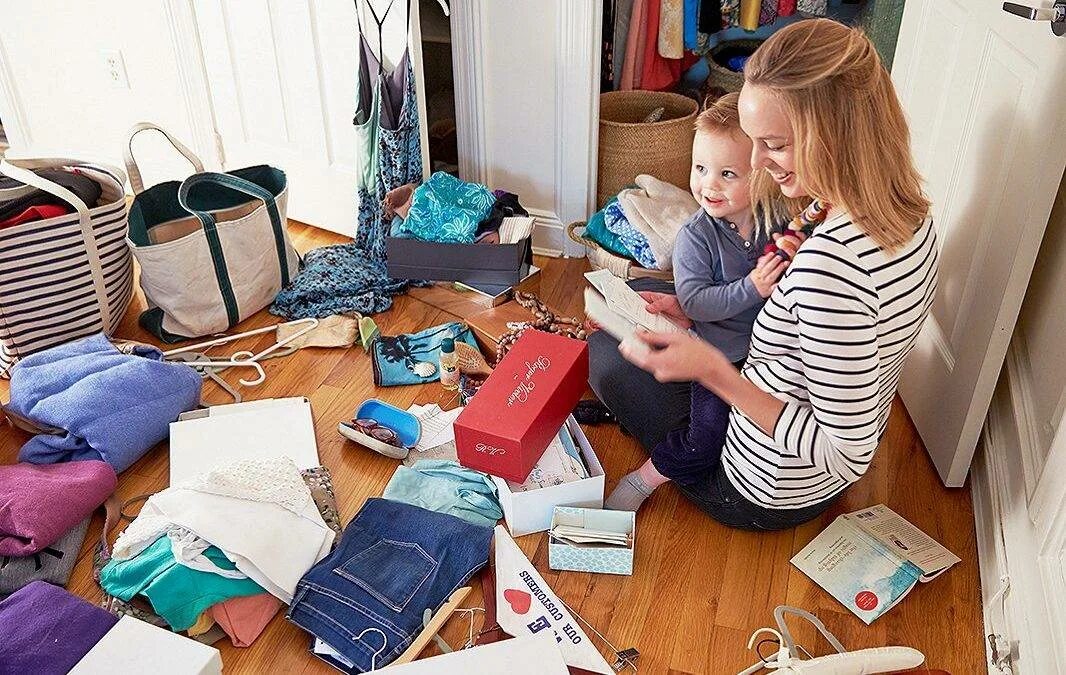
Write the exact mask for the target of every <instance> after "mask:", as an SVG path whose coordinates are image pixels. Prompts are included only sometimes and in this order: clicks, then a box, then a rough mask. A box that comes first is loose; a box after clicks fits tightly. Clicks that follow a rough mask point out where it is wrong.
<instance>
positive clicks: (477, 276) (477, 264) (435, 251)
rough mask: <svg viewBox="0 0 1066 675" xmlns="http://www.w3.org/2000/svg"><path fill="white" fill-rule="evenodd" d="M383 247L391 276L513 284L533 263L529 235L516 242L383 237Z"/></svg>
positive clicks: (523, 276)
mask: <svg viewBox="0 0 1066 675" xmlns="http://www.w3.org/2000/svg"><path fill="white" fill-rule="evenodd" d="M385 249H386V254H387V256H388V263H387V264H388V273H389V276H390V277H392V278H393V279H427V280H429V281H462V282H464V283H467V284H496V285H501V286H513V285H515V284H517V283H518V282H520V281H522V279H524V278H525V277H527V276H529V267H530V265H532V264H533V248H532V246H531V244H530V240H529V238H526V239H523V240H522V241H520V242H518V243H517V244H441V243H438V242H435V241H422V240H421V239H407V238H403V237H386V238H385Z"/></svg>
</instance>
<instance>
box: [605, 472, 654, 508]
mask: <svg viewBox="0 0 1066 675" xmlns="http://www.w3.org/2000/svg"><path fill="white" fill-rule="evenodd" d="M669 480H670V479H669V478H666V477H665V476H663V475H662V474H661V473H659V472H658V471H656V469H655V465H654V464H652V463H651V460H650V459H649V460H648V461H646V462H644V464H642V465H641V467H640V468H639V469H637V470H636V471H631V472H630V473H627V474H626V475H624V476H622V480H620V481H618V486H617V487H615V489H614V492H612V493H611V494H610V496H609V497H607V500H606V501H605V502H604V503H603V507H604V508H605V509H610V510H612V511H636V510H637V509H639V508H640V505H641V504H643V503H644V500H645V499H647V498H648V497H650V496H651V493H652V492H654V491H655V488H657V487H659V486H660V485H662V484H663V483H666V482H668V481H669Z"/></svg>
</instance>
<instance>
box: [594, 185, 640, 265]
mask: <svg viewBox="0 0 1066 675" xmlns="http://www.w3.org/2000/svg"><path fill="white" fill-rule="evenodd" d="M617 201H618V197H611V199H610V200H609V201H608V202H607V203H606V204H604V205H603V209H601V210H599V211H597V212H596V213H593V214H592V217H591V218H589V220H588V222H587V223H585V237H587V238H588V239H591V240H592V241H594V242H596V243H597V244H599V245H600V246H602V247H603V248H605V249H607V250H608V251H610V252H611V253H613V254H615V255H620V256H622V257H623V258H632V257H633V256H632V255H631V254H630V253H629V249H627V248H626V247H625V244H623V243H622V239H621V237H619V236H618V235H617V234H615V233H614V232H611V231H610V230H608V229H607V224H606V222H605V221H604V217H603V212H604V211H606V210H607V207H608V206H610V205H611V204H614V203H615V202H617Z"/></svg>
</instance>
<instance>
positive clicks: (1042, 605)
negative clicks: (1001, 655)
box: [970, 334, 1066, 675]
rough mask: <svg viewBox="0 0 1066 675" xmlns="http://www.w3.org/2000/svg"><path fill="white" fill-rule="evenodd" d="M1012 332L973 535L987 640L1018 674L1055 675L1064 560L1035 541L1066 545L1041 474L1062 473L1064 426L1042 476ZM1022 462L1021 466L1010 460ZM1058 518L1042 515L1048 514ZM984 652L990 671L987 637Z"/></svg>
mask: <svg viewBox="0 0 1066 675" xmlns="http://www.w3.org/2000/svg"><path fill="white" fill-rule="evenodd" d="M1017 338H1018V336H1017V334H1016V335H1015V340H1013V341H1012V343H1011V347H1010V350H1009V351H1008V353H1007V358H1006V363H1005V364H1004V371H1003V374H1002V378H1003V379H1002V381H1001V387H1000V389H999V393H998V394H997V396H996V398H994V399H993V401H992V405H991V407H990V408H989V412H988V418H987V420H986V422H985V426H984V428H983V429H982V447H981V449H979V451H978V452H977V454H976V456H975V458H974V464H973V467H972V469H971V481H970V489H971V494H972V497H973V511H974V524H975V529H976V533H977V559H978V565H979V567H980V571H981V595H982V607H983V614H984V624H985V633H986V635H997V634H998V635H1001V636H1003V638H1005V641H1006V643H1007V644H1008V645H1010V651H1011V660H1012V662H1013V664H1014V667H1015V668H1017V669H1019V670H1017V671H1016V672H1023V673H1052V672H1059V671H1060V670H1062V669H1064V668H1066V608H1064V607H1062V606H1061V603H1059V602H1048V599H1049V598H1062V597H1064V594H1066V579H1064V578H1063V575H1062V573H1061V563H1060V564H1059V566H1058V567H1059V568H1058V569H1057V568H1056V565H1055V562H1056V560H1057V559H1054V558H1053V557H1052V558H1051V559H1049V555H1048V554H1051V553H1052V552H1053V551H1049V550H1045V547H1043V546H1042V545H1041V542H1040V540H1039V539H1038V537H1041V536H1042V537H1044V538H1045V539H1046V540H1047V541H1048V542H1051V544H1052V546H1051V547H1050V548H1052V549H1056V548H1057V549H1061V547H1062V542H1063V541H1064V540H1066V504H1063V503H1062V501H1061V498H1062V495H1061V494H1059V495H1055V496H1053V495H1049V494H1047V491H1046V490H1042V489H1041V485H1044V486H1045V487H1046V483H1044V481H1046V480H1048V479H1047V478H1046V475H1048V474H1051V475H1061V472H1062V471H1063V470H1064V467H1062V466H1060V465H1059V464H1061V463H1062V462H1063V460H1064V459H1066V447H1064V446H1066V424H1062V423H1061V422H1060V424H1059V427H1058V432H1057V433H1056V434H1055V437H1054V439H1053V440H1052V445H1051V449H1050V450H1049V452H1048V459H1047V462H1046V464H1045V465H1044V466H1043V468H1042V470H1041V473H1044V472H1047V474H1045V478H1044V479H1043V480H1040V476H1039V475H1037V474H1036V472H1035V471H1034V467H1033V466H1032V465H1031V464H1032V462H1031V456H1032V455H1033V453H1034V450H1035V449H1034V448H1033V447H1031V446H1032V444H1033V442H1034V440H1033V439H1034V434H1035V425H1036V420H1035V418H1034V416H1033V414H1032V410H1033V408H1032V400H1031V397H1032V393H1031V391H1030V390H1029V387H1028V378H1027V369H1028V368H1029V365H1028V358H1027V354H1026V349H1025V345H1024V342H1023V341H1019V340H1018V339H1017ZM1017 456H1020V457H1021V461H1020V462H1012V461H1010V459H1009V458H1010V457H1017ZM1040 512H1043V514H1044V515H1045V518H1043V519H1042V520H1044V521H1045V522H1046V523H1050V525H1049V526H1047V531H1041V528H1040V527H1038V525H1037V524H1036V523H1034V521H1033V520H1032V516H1034V515H1037V514H1038V513H1040ZM1050 514H1056V515H1055V517H1052V518H1047V517H1046V516H1047V515H1050ZM985 650H986V652H987V655H988V658H989V664H990V665H989V673H994V674H995V675H999V673H1000V671H999V670H997V669H995V668H993V667H992V665H991V663H992V661H991V657H992V655H991V650H990V648H989V643H988V639H987V637H986V639H985Z"/></svg>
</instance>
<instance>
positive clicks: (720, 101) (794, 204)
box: [695, 92, 806, 234]
mask: <svg viewBox="0 0 1066 675" xmlns="http://www.w3.org/2000/svg"><path fill="white" fill-rule="evenodd" d="M739 103H740V94H738V93H736V92H729V93H728V94H723V95H721V96H719V97H717V98H711V97H710V96H708V97H707V98H706V99H705V100H704V102H703V112H701V113H700V114H699V115H697V116H696V123H695V126H696V133H697V134H713V133H725V134H730V135H731V134H740V135H741V136H744V130H743V129H741V128H740V108H739ZM765 173H766V172H765V171H754V172H752V174H751V177H750V183H749V185H750V190H751V206H752V210H753V211H754V213H755V222H756V224H757V225H758V227H759V228H760V229H761V230H762V231H763V232H766V233H767V234H769V233H770V232H771V231H772V229H773V227H774V226H775V225H776V224H778V223H781V222H784V221H787V220H788V219H789V218H791V217H792V216H794V215H795V214H797V213H799V212H800V211H802V210H803V208H804V207H805V206H806V204H805V203H804V202H803V201H801V200H796V199H787V198H786V197H785V196H784V195H782V194H781V190H780V189H779V188H778V187H777V183H774V182H773V180H770V182H769V183H764V182H763V181H762V180H761V179H762V176H761V174H765ZM766 177H767V178H768V177H769V175H767V176H766Z"/></svg>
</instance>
